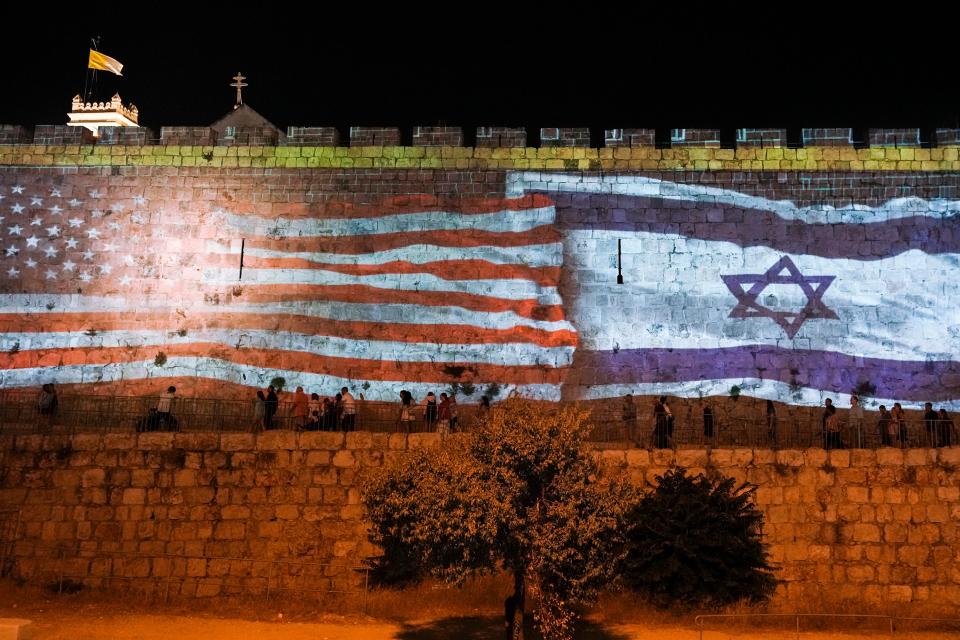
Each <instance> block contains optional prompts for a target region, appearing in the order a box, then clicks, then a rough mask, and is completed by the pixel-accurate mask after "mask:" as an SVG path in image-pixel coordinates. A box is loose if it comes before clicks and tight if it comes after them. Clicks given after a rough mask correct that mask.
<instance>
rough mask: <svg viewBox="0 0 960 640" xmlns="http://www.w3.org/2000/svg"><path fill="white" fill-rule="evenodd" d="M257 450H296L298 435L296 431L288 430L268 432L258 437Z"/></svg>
mask: <svg viewBox="0 0 960 640" xmlns="http://www.w3.org/2000/svg"><path fill="white" fill-rule="evenodd" d="M256 448H257V449H259V450H260V451H273V450H275V449H296V448H297V433H296V432H295V431H287V430H276V431H266V432H264V433H261V434H258V435H257V447H256Z"/></svg>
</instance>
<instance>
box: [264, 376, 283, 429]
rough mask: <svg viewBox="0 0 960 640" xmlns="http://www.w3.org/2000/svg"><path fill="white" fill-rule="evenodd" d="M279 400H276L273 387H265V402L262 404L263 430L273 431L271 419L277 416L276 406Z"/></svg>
mask: <svg viewBox="0 0 960 640" xmlns="http://www.w3.org/2000/svg"><path fill="white" fill-rule="evenodd" d="M278 404H279V400H278V398H277V392H276V390H274V388H273V385H270V386H269V387H267V401H266V403H265V404H264V410H263V428H264V429H273V428H274V426H273V418H274V416H276V415H277V405H278Z"/></svg>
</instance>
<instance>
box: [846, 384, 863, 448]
mask: <svg viewBox="0 0 960 640" xmlns="http://www.w3.org/2000/svg"><path fill="white" fill-rule="evenodd" d="M847 424H848V425H849V426H850V430H851V431H852V432H853V438H854V443H855V444H854V447H856V448H857V449H863V445H864V442H863V405H861V404H860V398H858V397H857V396H850V414H849V416H848V417H847Z"/></svg>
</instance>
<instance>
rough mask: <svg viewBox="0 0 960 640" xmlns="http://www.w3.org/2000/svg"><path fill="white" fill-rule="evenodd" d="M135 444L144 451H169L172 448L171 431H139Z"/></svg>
mask: <svg viewBox="0 0 960 640" xmlns="http://www.w3.org/2000/svg"><path fill="white" fill-rule="evenodd" d="M137 446H138V447H139V448H140V449H143V450H145V451H169V450H170V449H172V448H173V434H172V433H141V434H140V435H139V436H137Z"/></svg>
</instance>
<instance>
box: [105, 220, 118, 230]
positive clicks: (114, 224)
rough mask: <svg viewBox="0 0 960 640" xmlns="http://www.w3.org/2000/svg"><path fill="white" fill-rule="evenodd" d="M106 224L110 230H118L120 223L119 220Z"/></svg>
mask: <svg viewBox="0 0 960 640" xmlns="http://www.w3.org/2000/svg"><path fill="white" fill-rule="evenodd" d="M107 226H108V227H110V229H111V230H112V231H119V230H120V223H119V222H110V224H108V225H107Z"/></svg>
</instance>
